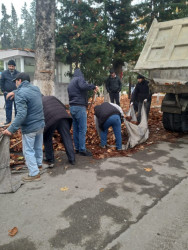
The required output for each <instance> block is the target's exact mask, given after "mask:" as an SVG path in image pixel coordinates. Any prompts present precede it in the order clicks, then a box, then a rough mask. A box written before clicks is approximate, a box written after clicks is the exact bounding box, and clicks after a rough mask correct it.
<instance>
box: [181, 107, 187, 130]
mask: <svg viewBox="0 0 188 250" xmlns="http://www.w3.org/2000/svg"><path fill="white" fill-rule="evenodd" d="M182 131H183V132H184V133H188V111H187V112H183V113H182Z"/></svg>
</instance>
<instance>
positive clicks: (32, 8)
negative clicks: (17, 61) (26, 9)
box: [30, 0, 36, 49]
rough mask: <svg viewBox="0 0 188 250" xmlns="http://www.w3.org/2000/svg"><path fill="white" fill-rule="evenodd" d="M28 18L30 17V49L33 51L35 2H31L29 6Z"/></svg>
mask: <svg viewBox="0 0 188 250" xmlns="http://www.w3.org/2000/svg"><path fill="white" fill-rule="evenodd" d="M30 16H31V27H30V32H31V34H32V36H31V49H35V23H36V0H33V1H32V2H31V4H30Z"/></svg>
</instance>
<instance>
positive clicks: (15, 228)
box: [8, 227, 18, 236]
mask: <svg viewBox="0 0 188 250" xmlns="http://www.w3.org/2000/svg"><path fill="white" fill-rule="evenodd" d="M8 232H9V234H8V235H9V236H14V235H16V234H17V232H18V228H17V227H13V228H12V229H11V230H8Z"/></svg>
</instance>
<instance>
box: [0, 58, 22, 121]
mask: <svg viewBox="0 0 188 250" xmlns="http://www.w3.org/2000/svg"><path fill="white" fill-rule="evenodd" d="M15 67H16V63H15V61H14V60H9V61H8V69H7V70H5V71H3V73H2V74H1V80H0V81H1V82H0V83H1V84H0V85H1V90H2V92H3V94H4V97H5V106H6V122H5V125H7V124H9V123H10V122H11V120H12V106H13V103H14V110H15V115H16V105H15V101H14V98H13V99H10V98H8V99H6V96H7V94H8V93H9V92H12V91H13V90H15V89H16V84H15V82H14V81H12V80H13V79H14V78H15V76H16V75H17V74H18V73H19V72H18V71H17V70H16V69H15Z"/></svg>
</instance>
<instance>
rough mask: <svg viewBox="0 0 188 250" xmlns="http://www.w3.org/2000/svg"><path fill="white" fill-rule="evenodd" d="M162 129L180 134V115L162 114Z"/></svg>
mask: <svg viewBox="0 0 188 250" xmlns="http://www.w3.org/2000/svg"><path fill="white" fill-rule="evenodd" d="M162 121H163V127H164V128H165V129H166V130H170V131H173V132H182V115H181V114H172V113H166V112H163V120H162Z"/></svg>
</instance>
